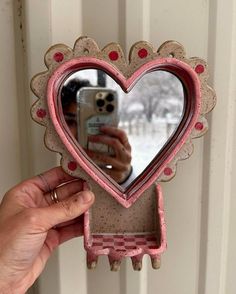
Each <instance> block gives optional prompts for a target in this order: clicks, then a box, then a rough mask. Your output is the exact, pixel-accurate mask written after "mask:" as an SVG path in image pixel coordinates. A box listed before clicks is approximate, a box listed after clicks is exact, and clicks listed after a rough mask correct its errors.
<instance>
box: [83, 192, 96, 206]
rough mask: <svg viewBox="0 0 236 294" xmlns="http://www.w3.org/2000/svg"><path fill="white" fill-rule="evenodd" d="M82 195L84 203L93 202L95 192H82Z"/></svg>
mask: <svg viewBox="0 0 236 294" xmlns="http://www.w3.org/2000/svg"><path fill="white" fill-rule="evenodd" d="M80 197H81V199H82V201H83V203H84V204H86V203H89V202H91V200H92V199H93V194H92V193H91V192H90V191H84V192H81V194H80Z"/></svg>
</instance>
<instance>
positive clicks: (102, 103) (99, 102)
mask: <svg viewBox="0 0 236 294" xmlns="http://www.w3.org/2000/svg"><path fill="white" fill-rule="evenodd" d="M104 105H105V101H104V100H103V99H98V100H97V106H98V107H103V106H104Z"/></svg>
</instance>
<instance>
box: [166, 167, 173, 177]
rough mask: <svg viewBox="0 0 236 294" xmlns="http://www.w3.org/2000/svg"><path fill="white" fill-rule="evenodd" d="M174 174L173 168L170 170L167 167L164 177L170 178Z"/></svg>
mask: <svg viewBox="0 0 236 294" xmlns="http://www.w3.org/2000/svg"><path fill="white" fill-rule="evenodd" d="M172 173H173V170H172V168H170V167H166V168H165V169H164V175H165V176H170V175H171V174H172Z"/></svg>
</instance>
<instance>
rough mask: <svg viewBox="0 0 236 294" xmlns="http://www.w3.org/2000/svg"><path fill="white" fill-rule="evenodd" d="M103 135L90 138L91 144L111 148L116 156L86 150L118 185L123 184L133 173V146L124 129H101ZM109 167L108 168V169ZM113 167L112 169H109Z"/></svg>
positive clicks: (104, 127) (107, 127) (106, 127)
mask: <svg viewBox="0 0 236 294" xmlns="http://www.w3.org/2000/svg"><path fill="white" fill-rule="evenodd" d="M100 130H101V132H102V134H101V135H93V136H89V138H88V140H89V142H93V143H100V144H104V145H107V146H109V147H111V148H112V149H113V150H114V155H108V154H106V153H101V152H95V151H91V150H86V152H87V154H88V155H89V157H90V158H91V159H92V160H93V161H94V162H95V163H96V164H98V165H99V166H101V169H102V170H103V171H104V172H105V173H106V174H108V175H109V176H110V177H112V178H113V179H114V180H115V181H116V182H117V183H118V184H121V183H123V182H124V181H126V179H127V178H128V177H129V175H130V173H131V170H132V168H131V160H132V156H131V146H130V144H129V141H128V137H127V135H126V133H125V131H123V130H122V129H118V128H116V127H111V126H103V127H101V128H100ZM106 166H108V167H106ZM109 166H111V168H110V167H109Z"/></svg>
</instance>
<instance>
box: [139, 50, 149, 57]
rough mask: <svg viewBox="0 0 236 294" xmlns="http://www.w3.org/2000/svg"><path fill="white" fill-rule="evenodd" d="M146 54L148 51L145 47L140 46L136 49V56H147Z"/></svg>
mask: <svg viewBox="0 0 236 294" xmlns="http://www.w3.org/2000/svg"><path fill="white" fill-rule="evenodd" d="M147 55H148V52H147V50H146V49H145V48H142V49H140V50H139V51H138V56H139V57H140V58H145V57H147Z"/></svg>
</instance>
